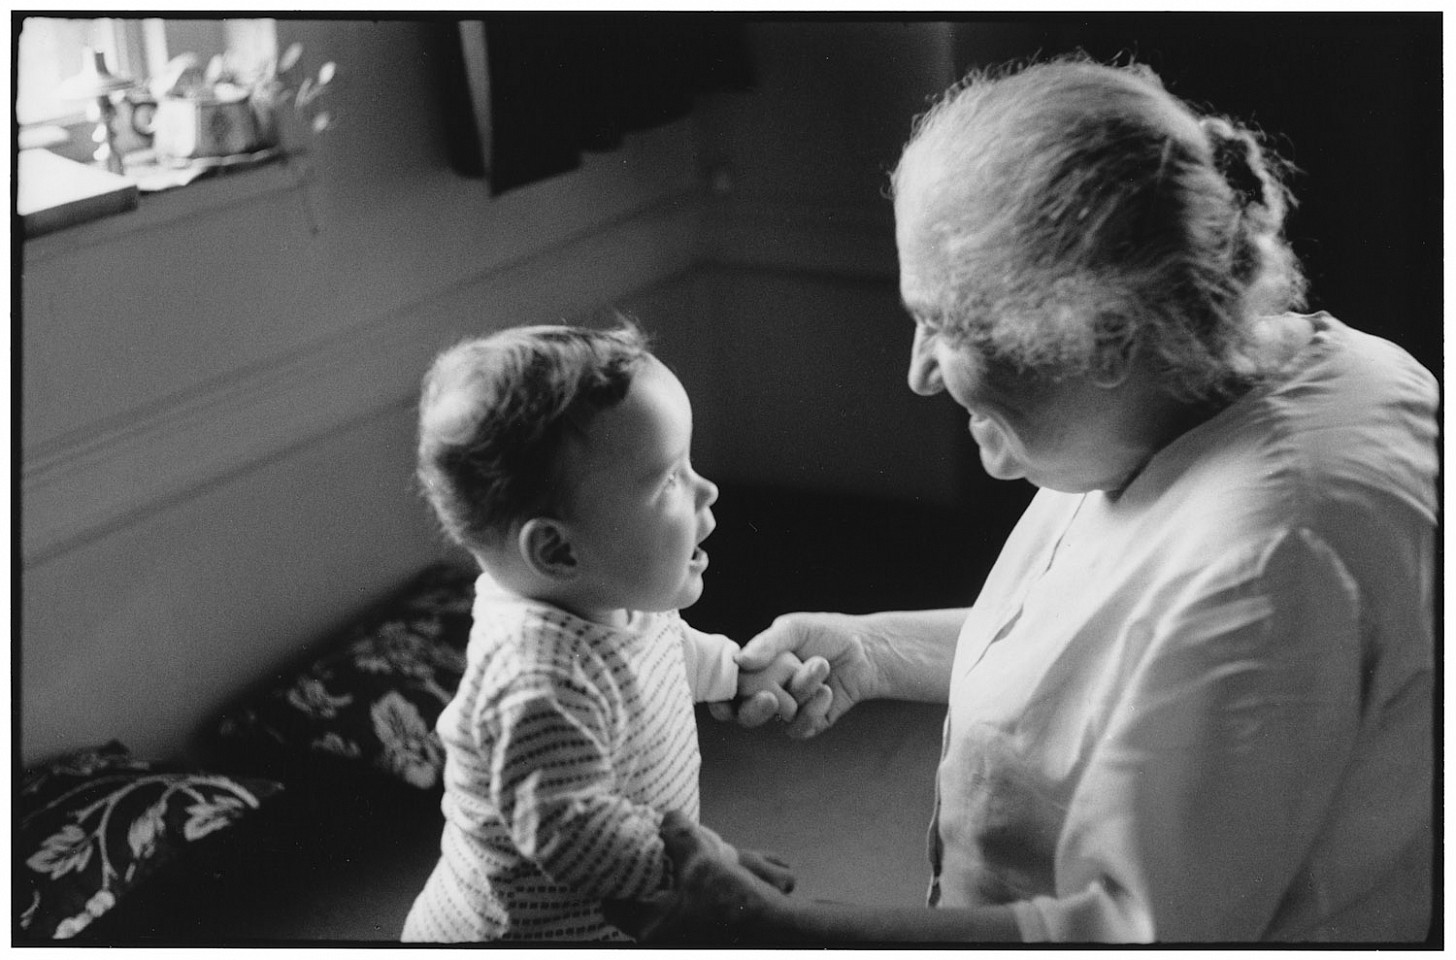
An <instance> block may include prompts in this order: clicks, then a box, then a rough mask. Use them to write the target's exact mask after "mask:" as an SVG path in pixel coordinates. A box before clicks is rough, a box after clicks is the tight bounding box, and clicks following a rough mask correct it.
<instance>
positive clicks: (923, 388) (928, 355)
mask: <svg viewBox="0 0 1456 960" xmlns="http://www.w3.org/2000/svg"><path fill="white" fill-rule="evenodd" d="M933 340H934V334H932V333H929V332H927V331H926V329H925V327H924V325H922V324H916V325H915V342H914V343H913V344H911V345H910V375H909V377H908V378H907V379H908V380H909V382H910V389H911V390H914V391H915V392H916V393H918V394H920V395H921V396H922V397H928V396H931V395H933V394H937V393H939V392H940V391H941V390H943V389H945V386H944V384H942V383H941V380H940V365H939V364H938V363H936V361H935V350H934V342H933Z"/></svg>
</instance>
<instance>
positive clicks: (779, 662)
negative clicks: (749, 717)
mask: <svg viewBox="0 0 1456 960" xmlns="http://www.w3.org/2000/svg"><path fill="white" fill-rule="evenodd" d="M801 668H807V670H808V677H809V681H810V683H811V684H812V685H813V686H812V687H811V688H810V689H809V690H807V691H806V692H805V697H806V699H807V697H808V696H809V695H812V693H813V692H814V690H817V689H818V688H819V687H820V686H823V684H824V681H825V679H827V678H828V676H829V661H828V660H825V659H824V658H823V657H810V658H809V660H808V661H807V662H805V661H803V660H800V659H799V658H798V656H797V655H796V654H794V653H790V652H787V651H786V652H784V653H781V654H779V655H778V656H777V657H775V658H774V659H773V660H771V661H770V662H769V664H768V666H766V667H764V668H763V669H762V670H742V669H740V670H739V671H738V696H739V698H740V699H743V700H748V699H752V698H753V697H754V696H755V695H756V694H760V693H763V692H765V691H766V692H768V693H771V694H773V696H774V699H775V700H777V701H778V705H779V706H778V716H779V719H781V720H784V721H788V720H792V719H794V714H796V713H797V712H798V710H799V703H798V701H797V700H795V699H794V695H793V694H792V693H790V692H789V690H788V685H789V681H790V680H792V679H793V677H794V675H795V674H796V673H797V672H798V671H799V670H800V669H801Z"/></svg>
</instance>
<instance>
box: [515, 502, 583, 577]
mask: <svg viewBox="0 0 1456 960" xmlns="http://www.w3.org/2000/svg"><path fill="white" fill-rule="evenodd" d="M516 542H517V544H518V545H519V547H520V550H521V559H523V560H525V561H526V566H528V567H530V568H531V571H532V572H533V573H535V574H537V575H538V576H542V577H546V578H548V579H551V580H570V579H572V578H573V577H575V576H576V572H577V565H576V554H575V553H573V552H572V549H571V541H570V540H569V539H568V538H567V535H566V528H565V527H564V526H562V524H561V522H560V521H559V520H551V519H548V518H546V517H534V518H532V519H530V520H527V521H526V522H525V523H524V524H523V525H522V526H521V532H520V533H519V534H518V536H517V541H516Z"/></svg>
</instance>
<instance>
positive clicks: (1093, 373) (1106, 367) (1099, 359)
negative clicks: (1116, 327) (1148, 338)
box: [1088, 335, 1137, 390]
mask: <svg viewBox="0 0 1456 960" xmlns="http://www.w3.org/2000/svg"><path fill="white" fill-rule="evenodd" d="M1096 351H1097V353H1096V356H1095V358H1094V359H1093V361H1092V369H1091V370H1090V371H1088V376H1089V377H1090V378H1091V380H1092V382H1093V383H1094V384H1096V385H1097V386H1099V387H1102V388H1104V389H1107V390H1111V389H1114V388H1115V387H1120V386H1122V384H1123V383H1124V382H1126V380H1127V378H1128V377H1129V376H1131V375H1132V368H1133V357H1134V355H1135V354H1136V353H1137V343H1136V342H1134V341H1133V339H1132V338H1131V337H1126V336H1101V335H1100V336H1098V338H1097V346H1096Z"/></svg>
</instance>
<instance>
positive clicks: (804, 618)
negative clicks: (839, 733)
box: [709, 613, 878, 739]
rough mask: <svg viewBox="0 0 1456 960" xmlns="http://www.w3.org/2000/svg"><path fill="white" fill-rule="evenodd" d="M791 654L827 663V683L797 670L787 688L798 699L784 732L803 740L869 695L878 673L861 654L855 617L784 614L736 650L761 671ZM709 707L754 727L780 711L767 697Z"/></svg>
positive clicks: (742, 662) (741, 660) (744, 664)
mask: <svg viewBox="0 0 1456 960" xmlns="http://www.w3.org/2000/svg"><path fill="white" fill-rule="evenodd" d="M785 652H788V653H793V654H795V655H797V656H798V657H799V659H800V660H803V661H805V662H806V663H808V662H809V661H811V660H812V659H813V658H815V657H822V658H824V659H825V660H827V661H828V662H829V682H828V685H827V686H826V685H823V684H821V683H818V682H816V681H817V678H816V677H815V675H814V674H812V673H810V672H809V671H807V670H801V671H800V673H799V674H797V675H795V677H794V678H793V680H792V681H791V682H790V683H789V686H788V690H789V692H790V693H791V694H793V696H794V699H795V700H796V701H797V702H798V711H797V713H796V714H795V715H794V716H793V717H792V718H785V719H788V720H789V726H788V734H789V736H791V737H794V738H796V739H804V738H807V737H812V736H814V735H816V734H819V733H822V732H824V731H825V730H827V729H829V727H831V726H832V725H833V724H834V722H835V721H836V720H838V719H839V718H840V717H842V716H844V714H845V712H846V711H848V710H849V708H850V707H852V706H854V705H855V704H856V703H859V702H860V701H861V700H868V699H872V698H873V697H874V696H875V695H876V694H875V693H874V690H875V685H876V683H877V680H878V676H877V673H876V670H875V666H874V663H873V661H872V660H871V659H870V656H869V654H868V653H867V649H866V644H865V633H864V631H863V630H862V629H860V626H859V620H858V618H855V617H851V616H846V615H844V614H838V613H787V614H784V615H783V616H781V617H779V618H778V619H776V620H775V621H774V622H773V623H772V624H771V625H770V626H769V628H768V629H767V630H764V631H763V632H762V633H760V634H759V635H758V636H756V637H754V638H753V639H752V640H750V641H749V642H748V645H747V646H745V647H744V648H743V649H742V650H741V651H739V653H738V658H737V659H738V666H739V668H740V669H743V670H762V669H763V668H764V667H765V666H767V665H768V664H769V663H771V662H773V660H774V659H775V658H776V657H778V656H779V655H780V654H782V653H785ZM709 710H710V711H711V712H712V714H713V716H714V717H715V718H717V719H719V720H736V721H737V722H738V723H739V724H741V725H743V726H745V727H756V726H759V725H760V724H762V723H764V722H765V721H767V720H769V719H770V718H771V717H773V716H775V715H781V714H780V712H779V710H778V704H777V703H776V702H775V701H773V700H772V699H771V698H763V699H759V698H754V699H751V700H747V701H745V702H744V703H742V704H740V705H739V707H738V709H737V710H736V711H735V710H734V707H733V705H732V704H727V703H724V704H712V705H710V706H709Z"/></svg>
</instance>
